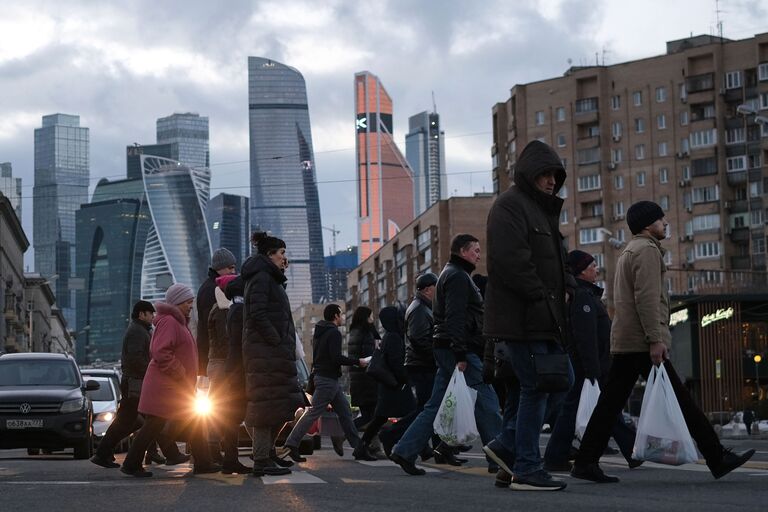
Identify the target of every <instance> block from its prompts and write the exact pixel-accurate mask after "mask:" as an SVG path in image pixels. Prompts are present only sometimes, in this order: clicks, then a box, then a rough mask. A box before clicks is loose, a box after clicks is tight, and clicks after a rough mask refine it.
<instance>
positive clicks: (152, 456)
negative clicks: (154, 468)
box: [144, 452, 166, 466]
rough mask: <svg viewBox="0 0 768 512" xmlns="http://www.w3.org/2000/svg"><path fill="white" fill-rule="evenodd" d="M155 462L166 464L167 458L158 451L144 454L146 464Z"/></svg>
mask: <svg viewBox="0 0 768 512" xmlns="http://www.w3.org/2000/svg"><path fill="white" fill-rule="evenodd" d="M153 462H154V463H155V464H165V462H166V460H165V457H163V456H162V455H160V454H159V453H157V452H147V454H146V455H145V456H144V464H146V465H147V466H149V465H150V464H152V463H153Z"/></svg>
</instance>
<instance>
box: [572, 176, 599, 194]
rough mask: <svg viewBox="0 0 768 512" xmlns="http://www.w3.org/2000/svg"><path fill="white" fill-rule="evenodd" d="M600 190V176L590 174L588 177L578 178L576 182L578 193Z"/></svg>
mask: <svg viewBox="0 0 768 512" xmlns="http://www.w3.org/2000/svg"><path fill="white" fill-rule="evenodd" d="M599 189H600V175H599V174H591V175H589V176H579V179H578V182H577V190H578V191H579V192H585V191H587V190H599Z"/></svg>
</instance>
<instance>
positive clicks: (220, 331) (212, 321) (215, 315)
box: [208, 303, 229, 360]
mask: <svg viewBox="0 0 768 512" xmlns="http://www.w3.org/2000/svg"><path fill="white" fill-rule="evenodd" d="M227 312H228V310H227V309H221V308H219V305H218V304H216V303H214V304H213V307H212V308H211V312H210V314H209V315H208V359H209V360H211V359H226V358H227V356H228V355H229V336H227Z"/></svg>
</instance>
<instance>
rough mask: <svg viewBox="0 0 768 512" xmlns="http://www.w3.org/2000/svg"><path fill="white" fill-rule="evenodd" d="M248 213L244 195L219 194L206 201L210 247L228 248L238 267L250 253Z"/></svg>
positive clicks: (246, 199) (246, 200)
mask: <svg viewBox="0 0 768 512" xmlns="http://www.w3.org/2000/svg"><path fill="white" fill-rule="evenodd" d="M249 213H250V211H249V208H248V198H247V197H244V196H238V195H235V194H219V195H217V196H216V197H214V198H212V199H211V200H210V201H208V210H207V213H206V218H207V221H208V232H209V233H210V234H211V247H212V248H213V249H214V250H216V249H218V248H219V247H225V248H227V249H229V250H230V251H231V252H232V254H234V255H235V262H236V265H237V268H238V269H240V266H241V265H242V264H243V261H245V259H246V258H247V257H248V255H249V254H250V253H251V250H250V234H251V233H250V229H251V223H250V220H249V219H250V215H249Z"/></svg>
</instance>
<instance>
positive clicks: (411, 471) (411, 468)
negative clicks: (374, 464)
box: [389, 452, 427, 476]
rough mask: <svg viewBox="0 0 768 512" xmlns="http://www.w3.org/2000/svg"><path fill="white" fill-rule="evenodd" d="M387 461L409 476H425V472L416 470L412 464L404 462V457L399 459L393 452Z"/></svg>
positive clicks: (419, 469) (407, 461)
mask: <svg viewBox="0 0 768 512" xmlns="http://www.w3.org/2000/svg"><path fill="white" fill-rule="evenodd" d="M389 459H390V460H391V461H392V462H394V463H395V464H397V465H398V466H400V467H401V468H403V471H405V472H406V473H408V474H409V475H413V476H421V475H426V474H427V472H426V471H424V470H423V469H421V468H417V467H416V465H415V464H414V463H413V462H411V461H409V460H406V459H405V458H404V457H401V456H400V455H398V454H396V453H394V452H393V453H392V455H390V456H389Z"/></svg>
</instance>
